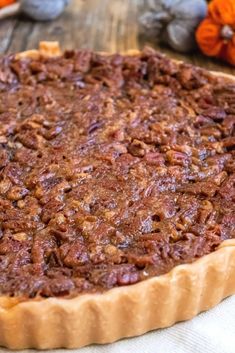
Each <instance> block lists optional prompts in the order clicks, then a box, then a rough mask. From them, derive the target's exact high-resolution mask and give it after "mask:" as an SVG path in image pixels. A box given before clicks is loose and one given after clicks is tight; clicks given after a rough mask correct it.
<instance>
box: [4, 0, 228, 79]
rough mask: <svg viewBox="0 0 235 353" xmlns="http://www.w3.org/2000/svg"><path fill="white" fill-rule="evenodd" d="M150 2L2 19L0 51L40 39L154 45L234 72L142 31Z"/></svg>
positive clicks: (79, 2) (111, 1)
mask: <svg viewBox="0 0 235 353" xmlns="http://www.w3.org/2000/svg"><path fill="white" fill-rule="evenodd" d="M150 1H151V0H72V1H71V3H70V5H69V6H68V7H67V9H66V11H65V12H64V13H63V15H62V16H60V18H58V19H57V20H55V21H52V22H44V23H43V22H33V21H30V20H29V19H27V18H24V17H22V16H21V17H18V18H16V17H12V18H8V19H5V20H2V21H1V22H0V53H1V54H3V53H12V52H19V51H23V50H27V49H32V48H37V47H38V43H39V41H40V40H58V41H59V42H60V43H61V46H62V48H63V49H65V48H66V49H72V48H90V49H94V50H99V51H109V52H116V51H118V52H123V51H125V50H127V49H141V48H142V47H143V46H144V45H151V46H152V47H155V48H159V49H160V50H162V51H163V52H165V53H167V54H168V55H170V56H171V57H174V58H176V59H180V60H185V61H188V62H192V63H194V64H197V65H199V66H203V67H206V68H208V69H210V70H216V71H224V72H227V73H230V74H233V75H235V68H232V67H231V66H229V65H227V64H224V63H222V62H219V61H216V60H213V59H210V58H206V57H205V56H203V55H201V54H200V53H199V52H195V53H193V54H190V55H182V54H178V53H176V52H174V51H172V50H170V49H169V48H167V47H163V46H159V45H158V44H157V43H156V42H155V41H154V39H151V40H150V39H149V38H148V37H147V36H146V34H144V33H141V32H142V31H141V28H140V26H139V23H138V18H139V16H140V15H141V14H142V13H143V12H144V11H146V10H147V9H148V7H149V2H150Z"/></svg>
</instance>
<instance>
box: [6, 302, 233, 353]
mask: <svg viewBox="0 0 235 353" xmlns="http://www.w3.org/2000/svg"><path fill="white" fill-rule="evenodd" d="M9 352H10V350H7V349H4V348H2V349H1V348H0V353H9ZM22 352H24V353H36V352H37V351H35V350H32V349H30V350H25V351H22ZM44 352H46V351H44ZM47 352H51V353H69V352H71V353H126V352H127V353H132V352H133V353H235V296H232V297H230V298H227V299H225V300H224V301H223V302H222V303H220V304H219V305H217V306H216V307H215V308H214V309H211V310H209V311H207V312H204V313H202V314H200V315H198V316H197V317H195V318H194V319H193V320H191V321H186V322H181V323H178V324H176V325H174V326H172V327H169V328H167V329H162V330H156V331H153V332H150V333H147V334H145V335H143V336H140V337H135V338H130V339H124V340H121V341H119V342H116V343H113V344H107V345H93V346H88V347H85V348H81V349H75V350H71V351H70V350H66V349H56V350H53V351H47Z"/></svg>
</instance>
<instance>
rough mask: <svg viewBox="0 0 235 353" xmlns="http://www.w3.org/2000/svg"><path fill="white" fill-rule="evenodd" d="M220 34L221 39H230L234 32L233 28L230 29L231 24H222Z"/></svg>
mask: <svg viewBox="0 0 235 353" xmlns="http://www.w3.org/2000/svg"><path fill="white" fill-rule="evenodd" d="M220 34H221V37H222V38H223V39H225V40H230V39H232V38H233V36H234V34H235V33H234V30H233V29H232V27H231V26H229V25H224V26H223V27H222V29H221V32H220Z"/></svg>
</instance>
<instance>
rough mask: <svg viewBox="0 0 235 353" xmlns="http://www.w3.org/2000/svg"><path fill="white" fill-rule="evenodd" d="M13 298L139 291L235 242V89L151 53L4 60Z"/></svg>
mask: <svg viewBox="0 0 235 353" xmlns="http://www.w3.org/2000/svg"><path fill="white" fill-rule="evenodd" d="M0 67H1V71H0V89H1V94H0V106H1V112H0V146H1V147H0V225H1V227H0V291H1V293H5V294H10V295H15V296H18V295H24V296H30V297H34V296H36V295H42V296H45V297H47V296H62V295H68V294H70V295H74V294H77V293H85V292H95V291H103V290H106V289H109V288H112V287H115V286H121V285H128V284H132V283H136V282H138V281H141V280H143V279H146V278H149V277H152V276H155V275H159V274H162V273H165V272H167V271H169V270H170V269H171V268H172V267H174V266H175V265H177V264H180V263H188V262H192V261H193V260H195V259H197V258H199V257H201V256H203V255H205V254H208V253H210V252H211V251H213V250H215V249H216V248H217V246H218V245H219V244H220V243H221V242H222V241H223V240H225V239H229V238H232V237H234V236H235V229H234V226H235V164H234V145H235V136H234V124H235V105H234V102H235V84H234V83H233V82H226V81H225V80H222V79H217V78H214V77H212V76H210V74H207V73H206V72H203V71H200V70H199V69H196V68H193V67H191V66H188V65H182V66H180V67H179V66H178V65H176V64H175V63H173V62H170V61H169V60H168V59H166V58H163V57H161V56H160V55H159V54H156V53H155V52H152V51H151V50H146V51H145V52H143V53H142V54H141V55H140V56H135V57H121V56H118V55H116V56H111V57H106V56H99V55H96V54H91V53H89V52H86V51H84V52H78V53H74V52H67V53H66V54H65V56H64V57H63V58H59V59H50V60H49V59H41V60H40V61H37V60H33V61H31V60H25V61H21V62H19V61H17V60H15V59H14V58H11V59H10V60H9V59H7V58H3V59H2V61H1V63H0Z"/></svg>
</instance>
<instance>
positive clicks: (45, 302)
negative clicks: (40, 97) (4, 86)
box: [0, 44, 235, 349]
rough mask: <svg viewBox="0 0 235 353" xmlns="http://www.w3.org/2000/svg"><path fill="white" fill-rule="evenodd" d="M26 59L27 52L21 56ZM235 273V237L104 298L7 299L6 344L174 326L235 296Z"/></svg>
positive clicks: (60, 342) (107, 338)
mask: <svg viewBox="0 0 235 353" xmlns="http://www.w3.org/2000/svg"><path fill="white" fill-rule="evenodd" d="M48 47H49V48H50V44H49V45H48V44H46V45H45V44H44V45H43V47H42V48H43V49H41V50H43V51H45V52H47V51H48ZM36 52H38V53H39V54H38V55H42V51H40V50H39V51H33V55H35V53H36ZM49 52H50V49H49ZM56 52H57V55H58V53H59V52H58V51H56ZM50 53H52V52H50ZM31 54H32V51H30V53H29V55H30V56H32V55H31ZM43 55H44V54H43ZM50 55H52V54H50ZM50 55H49V56H50ZM26 56H28V54H26V53H24V55H22V53H21V56H18V57H21V58H22V57H26ZM46 56H48V53H47V54H46ZM34 57H35V56H34ZM217 75H218V73H217ZM220 76H227V75H224V74H222V73H221V74H220ZM234 273H235V239H233V240H226V241H224V242H223V243H222V244H221V245H220V247H219V248H218V249H217V250H216V251H215V252H214V253H211V254H209V255H207V256H204V257H203V258H201V259H199V260H197V261H195V262H194V263H192V264H186V265H180V266H177V267H175V268H174V269H173V270H172V271H170V272H169V273H167V274H165V275H162V276H159V277H154V278H151V279H148V280H146V281H143V282H139V283H137V284H135V285H131V286H126V287H120V288H114V289H111V290H109V291H107V292H105V293H104V294H85V295H81V296H77V297H76V298H73V299H59V298H49V299H32V300H28V299H27V300H24V299H23V298H22V299H21V300H19V299H16V298H8V297H1V298H0V345H1V346H5V347H8V348H11V349H23V348H39V349H51V348H59V347H66V348H75V347H82V346H85V345H88V344H91V343H108V342H113V341H116V340H118V339H120V338H123V337H131V336H137V335H141V334H143V333H145V332H147V331H150V330H153V329H156V328H162V327H167V326H171V325H172V324H174V323H175V322H177V321H182V320H188V319H191V318H192V317H194V316H195V315H197V314H198V313H199V312H201V311H204V310H207V309H210V308H212V307H213V306H215V305H216V304H218V303H219V302H220V301H221V300H222V299H223V298H225V297H227V296H229V295H231V294H234V293H235V276H234Z"/></svg>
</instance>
